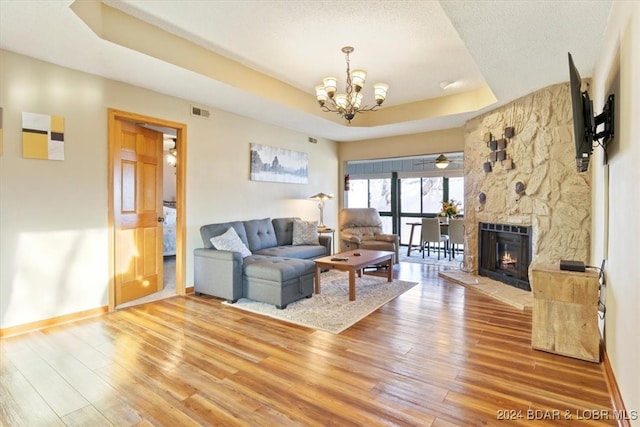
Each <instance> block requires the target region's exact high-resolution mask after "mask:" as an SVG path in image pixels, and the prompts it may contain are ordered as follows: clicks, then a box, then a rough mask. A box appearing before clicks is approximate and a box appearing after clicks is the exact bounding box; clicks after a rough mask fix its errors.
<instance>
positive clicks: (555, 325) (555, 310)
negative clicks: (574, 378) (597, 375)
mask: <svg viewBox="0 0 640 427" xmlns="http://www.w3.org/2000/svg"><path fill="white" fill-rule="evenodd" d="M531 275H532V277H531V289H532V291H533V313H532V322H531V346H532V347H533V348H534V349H536V350H544V351H548V352H550V353H556V354H561V355H563V356H569V357H574V358H577V359H582V360H587V361H589V362H596V363H598V362H600V330H599V329H598V299H599V286H600V285H599V281H598V274H597V273H596V272H595V271H591V270H587V271H586V272H584V273H581V272H576V271H563V270H560V268H559V266H558V265H557V264H554V265H544V264H543V265H536V266H533V267H532V268H531Z"/></svg>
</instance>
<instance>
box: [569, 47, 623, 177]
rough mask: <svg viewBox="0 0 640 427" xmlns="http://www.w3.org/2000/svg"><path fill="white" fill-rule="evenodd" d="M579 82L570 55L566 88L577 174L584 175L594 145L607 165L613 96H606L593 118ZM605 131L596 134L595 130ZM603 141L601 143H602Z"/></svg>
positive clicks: (587, 96) (578, 76) (611, 129)
mask: <svg viewBox="0 0 640 427" xmlns="http://www.w3.org/2000/svg"><path fill="white" fill-rule="evenodd" d="M581 85H582V79H581V78H580V73H579V72H578V69H577V68H576V66H575V64H574V63H573V58H572V57H571V53H569V86H570V91H571V105H572V110H573V133H574V138H575V148H576V170H577V171H578V172H586V171H587V170H588V168H589V159H590V157H591V153H592V151H593V143H594V141H595V142H597V143H598V145H600V146H601V147H602V148H603V149H604V159H605V163H606V161H607V143H608V142H609V140H610V139H611V138H613V135H614V132H613V109H614V100H615V96H614V95H613V94H611V95H609V98H608V99H607V103H606V105H605V106H604V108H603V109H602V113H600V114H598V115H597V116H594V115H593V103H592V102H591V98H590V97H589V93H588V92H587V91H584V92H583V91H582V90H581ZM600 125H604V129H603V130H602V131H601V132H598V127H599V126H600ZM601 140H602V141H601Z"/></svg>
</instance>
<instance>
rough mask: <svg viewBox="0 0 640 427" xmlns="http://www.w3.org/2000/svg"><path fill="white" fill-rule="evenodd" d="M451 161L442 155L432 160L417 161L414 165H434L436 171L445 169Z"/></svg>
mask: <svg viewBox="0 0 640 427" xmlns="http://www.w3.org/2000/svg"><path fill="white" fill-rule="evenodd" d="M449 163H451V161H450V160H449V159H448V158H447V156H445V155H444V154H440V155H439V156H438V157H436V158H435V159H433V160H426V159H425V160H417V161H416V163H415V164H416V165H425V164H434V165H435V166H436V167H437V168H438V169H446V168H447V167H448V166H449Z"/></svg>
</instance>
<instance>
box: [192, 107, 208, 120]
mask: <svg viewBox="0 0 640 427" xmlns="http://www.w3.org/2000/svg"><path fill="white" fill-rule="evenodd" d="M191 115H192V116H198V117H205V118H207V119H208V118H209V116H210V115H211V113H210V112H209V110H206V109H204V108H202V107H196V106H195V105H192V106H191Z"/></svg>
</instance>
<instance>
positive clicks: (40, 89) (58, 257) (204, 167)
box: [0, 50, 339, 329]
mask: <svg viewBox="0 0 640 427" xmlns="http://www.w3.org/2000/svg"><path fill="white" fill-rule="evenodd" d="M0 75H2V79H1V80H0V106H2V107H3V109H4V120H3V130H4V153H3V155H2V156H0V236H1V240H0V328H2V329H4V328H9V327H12V326H17V325H24V324H27V323H30V322H36V321H40V320H44V319H49V318H52V317H56V316H62V315H65V314H71V313H77V312H80V311H84V310H90V309H94V308H97V307H102V306H105V305H107V301H108V298H107V291H108V289H107V287H108V279H109V278H108V274H109V268H108V265H107V259H108V253H107V246H108V240H107V237H108V236H107V209H108V206H107V194H108V193H107V180H108V171H107V155H108V147H107V109H108V108H116V109H119V110H124V111H129V112H133V113H138V114H142V115H146V116H151V117H156V118H160V119H165V120H170V121H174V122H178V123H185V124H186V125H187V187H186V199H187V203H186V204H187V206H186V210H187V214H186V228H187V230H186V246H187V247H186V251H187V253H186V255H187V256H186V259H187V265H186V275H187V277H186V284H187V286H192V285H193V257H192V256H191V254H192V253H193V249H195V248H196V247H201V246H202V241H201V238H200V234H199V227H200V226H201V225H203V224H206V223H211V222H218V221H227V220H238V219H252V218H263V217H277V216H300V217H302V218H305V219H317V218H318V208H317V204H316V203H315V201H313V200H310V199H308V197H309V196H311V195H313V194H315V193H318V192H320V191H324V192H333V193H337V191H338V181H339V179H338V158H337V157H338V155H337V144H336V143H334V142H332V141H327V140H324V139H321V138H318V143H317V144H310V143H308V140H307V138H308V136H314V137H316V136H315V135H303V134H300V133H297V132H293V131H290V130H287V129H283V128H279V127H276V126H272V125H269V124H265V123H261V122H257V121H255V120H250V119H247V118H243V117H240V116H237V115H233V114H229V113H226V112H223V111H217V110H212V111H211V118H210V119H203V118H200V117H192V116H191V115H190V114H189V108H190V103H189V101H187V100H182V99H178V98H174V97H169V96H165V95H161V94H158V93H155V92H151V91H148V90H145V89H141V88H138V87H134V86H130V85H126V84H123V83H119V82H115V81H111V80H106V79H103V78H100V77H97V76H93V75H89V74H86V73H81V72H77V71H73V70H70V69H67V68H63V67H58V66H55V65H52V64H48V63H44V62H41V61H36V60H33V59H31V58H28V57H25V56H21V55H17V54H14V53H11V52H7V51H2V50H0ZM22 112H34V113H43V114H50V115H57V116H63V117H64V118H65V160H64V161H48V160H34V159H25V158H23V157H22V140H21V138H22V136H21V126H22V122H21V113H22ZM251 142H254V143H259V144H264V145H271V146H275V147H282V148H287V149H291V150H296V151H303V152H307V153H308V155H309V183H308V184H306V185H302V184H280V183H266V182H254V181H250V180H249V143H251ZM336 218H337V206H336V205H333V206H332V205H331V204H327V207H326V209H325V220H326V221H327V222H328V223H335V222H336Z"/></svg>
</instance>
